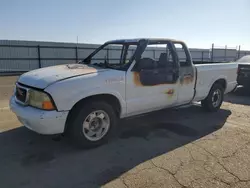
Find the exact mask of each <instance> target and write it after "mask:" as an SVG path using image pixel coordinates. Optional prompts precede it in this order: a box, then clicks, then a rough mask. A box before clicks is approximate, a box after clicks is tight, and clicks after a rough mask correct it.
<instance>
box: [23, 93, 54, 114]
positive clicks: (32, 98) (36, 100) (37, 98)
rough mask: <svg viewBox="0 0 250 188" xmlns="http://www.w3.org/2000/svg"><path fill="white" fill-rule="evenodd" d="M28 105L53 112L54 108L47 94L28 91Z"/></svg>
mask: <svg viewBox="0 0 250 188" xmlns="http://www.w3.org/2000/svg"><path fill="white" fill-rule="evenodd" d="M28 103H29V105H30V106H33V107H36V108H40V109H43V110H54V109H55V106H54V104H53V102H52V100H51V98H50V97H49V96H48V94H46V93H44V92H41V91H36V90H32V89H31V90H29V102H28Z"/></svg>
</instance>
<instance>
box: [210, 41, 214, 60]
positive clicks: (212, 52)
mask: <svg viewBox="0 0 250 188" xmlns="http://www.w3.org/2000/svg"><path fill="white" fill-rule="evenodd" d="M211 61H212V62H213V61H214V43H213V44H212V51H211Z"/></svg>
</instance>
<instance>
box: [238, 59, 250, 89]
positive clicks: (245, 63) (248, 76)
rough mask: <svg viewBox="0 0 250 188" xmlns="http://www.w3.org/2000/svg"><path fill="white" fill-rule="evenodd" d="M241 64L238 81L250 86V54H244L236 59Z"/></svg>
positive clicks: (240, 83)
mask: <svg viewBox="0 0 250 188" xmlns="http://www.w3.org/2000/svg"><path fill="white" fill-rule="evenodd" d="M236 62H237V63H238V65H239V67H238V76H237V82H238V84H239V85H242V86H244V87H246V88H249V87H250V55H246V56H243V57H242V58H240V59H238V60H237V61H236Z"/></svg>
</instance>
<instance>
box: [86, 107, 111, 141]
mask: <svg viewBox="0 0 250 188" xmlns="http://www.w3.org/2000/svg"><path fill="white" fill-rule="evenodd" d="M109 127H110V119H109V116H108V114H107V113H106V112H105V111H103V110H96V111H93V112H91V113H90V114H89V115H88V116H87V117H86V119H85V120H84V122H83V134H84V136H85V137H86V138H87V139H88V140H90V141H98V140H100V139H101V138H102V137H104V136H105V135H106V134H107V132H108V130H109Z"/></svg>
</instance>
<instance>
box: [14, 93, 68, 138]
mask: <svg viewBox="0 0 250 188" xmlns="http://www.w3.org/2000/svg"><path fill="white" fill-rule="evenodd" d="M10 109H11V110H12V111H13V112H14V113H15V114H16V116H17V118H18V120H19V121H20V122H21V123H22V124H23V125H24V126H25V127H27V128H29V129H30V130H32V131H35V132H37V133H39V134H60V133H63V132H64V127H65V123H66V119H67V116H68V111H64V112H58V111H55V110H54V111H45V110H40V109H37V108H33V107H30V106H22V105H20V104H18V103H16V101H15V97H14V96H12V97H11V99H10Z"/></svg>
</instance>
